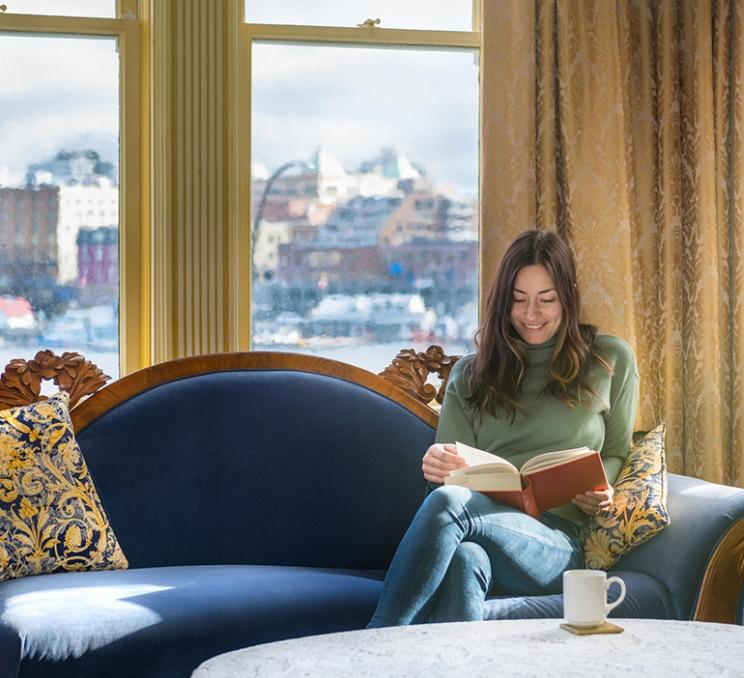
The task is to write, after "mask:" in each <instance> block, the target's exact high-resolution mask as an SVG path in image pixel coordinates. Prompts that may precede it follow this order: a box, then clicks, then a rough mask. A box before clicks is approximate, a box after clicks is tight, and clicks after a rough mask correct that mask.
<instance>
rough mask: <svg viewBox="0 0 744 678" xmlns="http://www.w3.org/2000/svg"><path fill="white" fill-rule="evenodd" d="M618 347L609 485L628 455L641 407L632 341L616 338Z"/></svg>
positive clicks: (609, 420)
mask: <svg viewBox="0 0 744 678" xmlns="http://www.w3.org/2000/svg"><path fill="white" fill-rule="evenodd" d="M616 342H617V343H616V346H617V350H616V353H615V356H616V358H615V362H614V365H613V368H614V374H613V375H612V385H611V388H610V408H609V411H608V412H607V414H606V416H605V439H604V444H603V445H602V450H601V454H602V460H603V461H604V466H605V472H606V473H607V479H608V480H609V481H610V484H613V483H614V482H615V481H616V480H617V477H618V475H619V473H620V469H621V468H622V466H623V463H624V462H625V458H626V457H627V456H628V450H629V449H630V443H631V440H632V438H633V426H634V425H635V418H636V409H637V407H638V384H639V378H638V370H637V368H636V361H635V354H634V353H633V349H632V348H631V346H630V344H628V343H627V342H625V341H622V340H616Z"/></svg>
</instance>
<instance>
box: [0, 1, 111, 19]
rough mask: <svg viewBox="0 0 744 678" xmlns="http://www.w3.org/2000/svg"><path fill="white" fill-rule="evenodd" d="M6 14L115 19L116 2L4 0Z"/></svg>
mask: <svg viewBox="0 0 744 678" xmlns="http://www.w3.org/2000/svg"><path fill="white" fill-rule="evenodd" d="M3 4H5V5H7V6H8V9H7V10H6V14H46V15H54V16H87V17H98V18H103V19H113V18H114V17H115V16H116V0H3Z"/></svg>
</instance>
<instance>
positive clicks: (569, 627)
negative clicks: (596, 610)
mask: <svg viewBox="0 0 744 678" xmlns="http://www.w3.org/2000/svg"><path fill="white" fill-rule="evenodd" d="M561 628H562V629H566V631H570V632H571V633H575V634H576V635H577V636H592V635H594V634H595V633H622V632H623V631H624V630H625V629H623V628H622V627H620V626H616V625H615V624H611V623H610V622H608V621H605V622H602V623H601V624H600V625H599V626H574V625H573V624H561Z"/></svg>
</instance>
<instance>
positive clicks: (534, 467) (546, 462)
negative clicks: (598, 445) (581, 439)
mask: <svg viewBox="0 0 744 678" xmlns="http://www.w3.org/2000/svg"><path fill="white" fill-rule="evenodd" d="M589 454H593V450H590V449H589V448H588V447H577V448H574V449H572V450H558V451H556V452H545V453H543V454H538V455H537V456H536V457H532V459H529V460H527V461H526V462H525V463H524V464H523V466H522V473H534V472H535V471H543V470H545V469H547V468H552V467H554V466H560V465H561V464H565V463H566V462H568V461H572V460H573V459H580V458H581V457H586V456H587V455H589Z"/></svg>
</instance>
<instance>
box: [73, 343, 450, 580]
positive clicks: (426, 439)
mask: <svg viewBox="0 0 744 678" xmlns="http://www.w3.org/2000/svg"><path fill="white" fill-rule="evenodd" d="M241 355H247V354H241ZM266 355H268V354H266ZM274 355H279V356H281V354H274ZM188 360H190V359H186V361H174V363H179V362H180V363H184V362H188ZM282 360H283V359H282V358H277V359H276V360H273V361H269V363H267V364H273V365H275V366H274V367H263V368H261V369H253V368H245V369H243V368H240V369H237V368H236V369H222V370H221V371H210V370H209V369H208V368H209V365H208V364H207V366H206V368H205V367H204V365H203V359H202V363H196V362H194V363H193V364H194V365H197V369H195V372H197V373H194V374H181V375H180V376H178V377H177V378H174V379H170V378H165V379H161V378H160V377H158V378H156V379H143V378H142V375H141V373H137V374H136V375H131V378H132V379H134V382H136V384H141V383H144V384H145V387H144V388H139V386H137V388H136V389H135V390H136V392H135V393H134V394H129V395H127V396H126V397H124V398H119V397H118V395H117V393H116V391H117V388H118V389H119V391H120V392H121V393H125V394H126V393H128V392H131V391H132V388H131V386H132V383H134V382H131V379H130V378H129V377H127V378H125V379H124V380H121V382H127V380H128V379H129V380H130V382H131V383H129V387H128V388H124V389H123V390H122V389H121V388H120V386H119V384H120V382H117V383H114V384H112V385H111V386H109V387H107V388H104V389H102V390H101V391H100V392H99V393H97V394H96V395H94V396H93V397H92V398H90V399H89V400H88V401H85V402H83V403H82V404H81V405H80V406H79V408H77V409H76V410H75V412H74V414H75V416H77V418H78V419H79V418H80V414H79V412H78V411H77V410H78V409H82V408H86V407H88V409H91V408H92V409H93V410H95V409H96V407H97V405H96V403H98V409H101V408H100V403H104V404H105V408H104V409H105V411H103V413H102V414H100V415H96V416H93V417H91V416H88V417H87V418H88V419H90V421H88V422H87V423H85V424H84V425H83V426H82V427H81V428H80V430H79V431H78V436H77V437H78V442H79V444H80V447H81V449H82V451H83V455H84V457H85V459H86V461H87V463H88V466H89V468H90V471H91V474H92V476H93V479H94V482H95V484H96V486H97V488H98V490H99V493H100V495H101V498H102V500H103V502H104V505H105V507H106V510H107V511H108V514H109V518H110V520H111V523H112V525H113V528H114V531H115V532H116V534H117V536H118V538H119V540H120V542H121V545H122V548H123V550H124V552H125V554H126V555H127V557H128V559H129V561H130V566H131V567H150V566H160V565H191V564H205V563H206V564H223V563H251V564H274V565H276V564H285V565H305V566H315V567H339V568H362V569H383V568H386V567H387V565H388V563H389V561H390V559H391V557H392V555H393V553H394V551H395V548H396V547H397V544H398V542H399V541H400V538H401V537H402V535H403V533H404V531H405V529H406V528H407V526H408V524H409V523H410V521H411V518H412V517H413V514H414V513H415V511H416V509H417V507H418V505H419V504H420V502H421V500H422V499H423V497H424V494H425V484H424V481H423V478H422V475H421V457H422V455H423V453H424V451H425V450H426V448H427V447H428V446H429V445H430V444H431V443H432V442H433V440H434V432H435V429H434V425H433V423H434V422H435V421H436V418H435V416H431V417H427V416H426V415H425V413H423V414H422V412H421V410H426V408H424V407H423V406H421V405H419V404H418V403H415V401H413V399H410V398H408V396H406V395H405V394H402V393H401V394H396V391H397V389H395V388H394V387H391V386H389V385H388V384H387V382H385V381H384V380H382V379H380V378H379V377H376V376H375V375H372V374H370V373H367V372H364V371H362V370H357V369H355V368H350V367H349V366H343V369H340V370H339V369H335V368H334V363H333V361H322V360H318V359H315V358H313V359H310V358H305V357H304V356H294V358H293V360H292V361H291V362H292V364H293V365H294V367H293V368H291V369H289V368H286V367H277V366H276V365H281V364H282ZM264 362H265V361H264ZM166 365H167V364H166ZM336 365H340V364H336ZM329 366H330V367H329ZM150 369H154V368H150ZM181 372H183V370H181ZM334 372H341V373H342V374H341V376H338V375H335V374H333V373H334ZM164 373H167V370H166V371H165V372H164V370H163V366H162V365H161V366H158V370H157V374H159V375H161V376H162V375H163V374H164ZM359 375H362V376H363V379H362V381H364V382H365V384H364V385H362V384H360V383H358V380H357V377H359ZM153 381H154V382H160V383H149V382H153ZM136 384H135V385H136ZM124 385H125V386H126V385H127V384H126V383H125V384H124ZM110 390H113V394H112V393H107V391H110ZM121 393H120V394H119V395H121ZM407 399H408V400H410V401H411V403H412V405H411V403H408V402H407ZM118 400H120V402H117V401H118ZM111 403H113V404H111ZM417 407H418V410H417ZM91 411H92V410H91ZM416 411H418V414H416ZM85 418H86V417H83V419H85Z"/></svg>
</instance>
